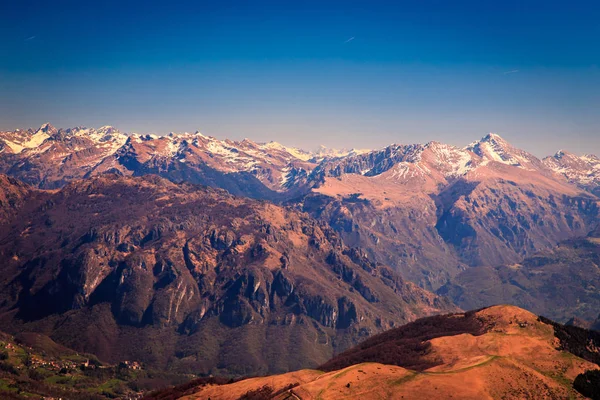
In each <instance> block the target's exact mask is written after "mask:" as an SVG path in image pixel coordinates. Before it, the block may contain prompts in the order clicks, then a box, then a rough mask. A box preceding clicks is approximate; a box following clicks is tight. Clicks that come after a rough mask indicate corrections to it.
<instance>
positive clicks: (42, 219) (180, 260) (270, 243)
mask: <svg viewBox="0 0 600 400" xmlns="http://www.w3.org/2000/svg"><path fill="white" fill-rule="evenodd" d="M2 179H3V182H4V183H5V185H4V186H3V187H2V192H3V193H7V194H3V195H2V196H3V198H4V197H9V198H13V197H14V195H13V194H12V193H18V194H19V196H21V198H25V199H27V201H25V202H19V201H16V202H15V205H14V207H17V208H16V210H14V209H11V211H12V212H11V216H10V217H8V218H6V219H4V220H3V221H2V227H3V229H2V230H1V232H2V233H1V234H0V260H2V278H1V279H0V285H1V289H0V293H1V298H0V312H1V313H2V315H1V316H0V320H2V324H3V326H7V327H8V326H10V330H11V331H15V332H16V331H23V330H33V331H38V332H42V333H45V334H47V335H48V336H50V337H52V338H53V339H55V340H57V341H58V342H60V343H62V344H65V345H68V346H70V347H72V348H74V349H76V350H80V351H87V352H91V353H94V354H96V355H98V356H99V357H100V358H101V359H104V360H108V361H111V362H117V361H119V360H123V359H128V360H132V359H133V360H140V361H144V362H146V363H148V364H150V365H152V366H156V367H159V368H169V369H173V370H181V371H187V370H194V371H196V372H204V373H207V374H208V373H217V372H219V373H229V374H240V375H247V374H252V373H257V372H263V373H264V372H267V371H287V370H290V369H297V368H302V367H305V366H310V365H316V364H318V363H320V362H323V361H325V360H326V359H327V358H328V357H330V356H331V355H333V354H334V352H335V351H339V350H341V349H344V348H346V347H348V346H350V345H352V344H353V343H356V342H357V341H358V340H360V339H361V338H363V337H366V336H369V335H372V334H374V333H377V332H380V331H382V330H385V329H388V328H390V327H393V326H396V325H398V324H402V323H405V322H408V321H411V320H414V319H415V318H418V317H420V316H423V315H429V314H434V313H439V312H444V311H449V310H452V309H456V307H455V306H454V305H452V303H451V302H449V301H448V300H446V299H443V298H440V297H438V296H436V295H434V294H432V293H430V292H427V291H425V290H423V289H421V288H419V287H418V286H417V285H415V284H413V283H410V282H408V281H405V280H404V279H403V278H401V277H400V276H399V275H398V274H397V273H395V272H394V271H393V270H392V269H390V268H389V267H386V266H383V265H377V264H375V263H373V262H371V261H369V260H368V259H367V258H366V257H365V256H364V254H362V253H361V251H360V250H358V249H353V248H349V247H347V246H345V245H344V244H343V242H342V241H341V239H340V238H339V236H338V235H337V234H336V233H335V232H334V231H333V230H332V229H331V228H329V227H327V226H326V225H322V224H320V223H319V222H317V221H315V220H313V219H312V218H310V217H309V216H308V215H306V214H303V213H299V212H297V211H295V210H293V209H290V208H283V207H280V206H276V205H273V204H270V203H267V202H259V201H254V200H249V199H244V198H237V197H234V196H232V195H230V194H229V193H227V192H225V191H223V190H218V189H210V188H206V187H199V186H194V185H189V184H174V183H172V182H170V181H168V180H165V179H162V178H159V177H156V176H147V177H140V178H131V177H120V176H118V175H113V174H108V175H102V176H98V177H94V178H90V179H86V180H80V181H73V182H72V183H70V184H68V185H66V186H65V187H63V188H62V189H60V190H58V191H40V190H38V189H33V188H27V187H24V186H23V185H22V184H20V183H18V182H16V181H13V180H11V179H9V178H2Z"/></svg>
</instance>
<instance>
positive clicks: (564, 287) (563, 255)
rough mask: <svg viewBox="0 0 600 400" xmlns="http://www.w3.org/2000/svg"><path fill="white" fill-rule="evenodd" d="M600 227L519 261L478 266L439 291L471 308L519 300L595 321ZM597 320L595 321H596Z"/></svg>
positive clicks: (561, 317)
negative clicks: (585, 235)
mask: <svg viewBox="0 0 600 400" xmlns="http://www.w3.org/2000/svg"><path fill="white" fill-rule="evenodd" d="M599 287H600V231H598V230H596V231H595V232H592V233H590V234H589V235H588V236H587V237H583V238H577V239H571V240H567V241H564V242H561V243H559V245H558V246H555V247H553V248H550V249H547V250H544V251H541V252H539V253H537V254H534V255H532V256H530V257H527V258H525V259H524V260H523V261H521V262H519V263H514V264H509V265H501V266H496V267H487V266H483V267H473V268H469V269H467V270H465V271H463V272H461V273H460V274H459V275H458V276H456V277H455V278H454V279H453V280H452V281H451V282H450V283H448V284H446V285H444V286H443V287H441V288H440V289H439V290H438V291H437V292H438V293H439V294H444V295H447V296H449V297H450V298H452V299H453V300H454V302H455V303H456V304H458V305H459V306H461V307H463V308H465V309H469V308H478V307H484V306H489V305H491V304H497V303H507V304H514V305H517V306H520V307H524V308H527V309H529V310H531V311H533V312H536V313H543V314H545V315H547V316H549V317H551V318H553V319H555V320H558V321H567V320H568V319H570V318H572V317H577V318H579V319H583V320H589V321H593V320H594V319H596V318H597V317H598V310H599V309H600V297H599V296H598V288H599ZM590 326H591V324H590Z"/></svg>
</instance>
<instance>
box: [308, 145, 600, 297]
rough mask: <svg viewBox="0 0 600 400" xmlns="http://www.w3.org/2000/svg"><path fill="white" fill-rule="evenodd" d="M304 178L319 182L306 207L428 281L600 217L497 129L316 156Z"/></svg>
mask: <svg viewBox="0 0 600 400" xmlns="http://www.w3.org/2000/svg"><path fill="white" fill-rule="evenodd" d="M310 178H311V179H312V180H313V181H316V182H317V183H316V184H315V186H314V188H313V189H312V193H311V194H309V195H307V196H306V197H305V198H304V199H303V200H302V202H301V205H302V209H303V210H304V211H307V212H309V213H311V214H312V215H313V216H315V217H317V218H321V219H322V220H324V221H326V222H327V223H329V224H330V225H331V226H332V227H334V229H336V231H338V232H339V233H340V235H341V236H342V237H343V238H344V241H345V242H346V243H348V244H350V245H352V246H360V247H362V248H363V249H365V251H367V252H368V254H369V255H370V256H371V257H372V258H373V259H374V260H376V261H380V262H384V263H386V264H388V265H391V266H394V267H395V268H396V269H397V270H398V271H401V273H402V274H404V276H406V277H408V278H409V279H410V280H412V281H414V282H417V283H418V284H420V285H421V286H423V287H426V288H433V289H435V288H437V287H439V286H441V285H443V284H445V283H446V282H447V281H448V280H449V279H451V278H452V277H453V276H455V275H456V274H458V273H459V272H460V271H462V270H465V269H466V267H467V266H477V265H492V266H495V265H501V264H505V263H514V262H518V261H520V260H521V259H522V258H523V257H526V256H528V255H532V254H535V253H536V252H537V251H540V250H544V249H548V248H551V247H553V246H555V245H556V243H557V242H559V241H562V240H566V239H569V238H573V237H579V236H585V235H586V234H587V233H588V232H589V231H590V230H592V229H593V228H594V227H595V226H596V225H597V216H598V199H597V197H595V196H593V195H591V194H589V193H587V192H584V191H583V190H580V189H578V188H576V187H574V186H572V185H571V184H569V183H568V182H567V181H566V180H565V179H564V178H563V177H561V176H559V175H557V174H556V173H554V172H553V171H552V170H550V169H548V168H547V167H546V166H545V165H544V164H543V163H542V162H541V161H540V160H538V159H537V158H536V157H534V156H533V155H531V154H528V153H526V152H524V151H522V150H519V149H516V148H514V147H513V146H511V145H510V144H508V143H507V142H506V141H504V140H503V139H502V138H500V137H499V136H498V135H488V136H486V137H484V138H483V139H482V140H481V141H478V142H475V143H473V144H471V145H469V146H468V147H466V148H465V149H459V148H456V147H452V146H447V145H443V144H440V143H435V142H432V143H429V144H427V145H393V146H389V147H388V148H386V149H383V150H381V151H378V152H371V153H368V154H363V155H358V156H352V157H347V158H343V159H339V160H333V161H331V162H328V163H326V164H321V165H320V166H319V167H317V168H316V169H315V170H314V171H313V173H312V174H311V176H310Z"/></svg>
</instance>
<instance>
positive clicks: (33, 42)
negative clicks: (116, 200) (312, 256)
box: [0, 0, 600, 156]
mask: <svg viewBox="0 0 600 400" xmlns="http://www.w3.org/2000/svg"><path fill="white" fill-rule="evenodd" d="M598 21H600V5H599V4H598V3H597V2H592V1H571V2H564V1H561V2H558V1H544V2H542V1H526V0H521V1H502V2H491V1H452V2H450V1H427V0H424V1H413V2H406V1H396V2H391V1H386V2H378V1H362V2H356V1H343V2H341V1H340V2H337V1H336V2H327V1H310V0H309V1H282V0H279V1H250V0H239V1H226V0H225V1H210V2H205V1H196V2H177V1H170V2H154V1H145V2H133V1H121V2H116V1H102V2H87V1H61V0H56V1H52V2H50V1H29V0H19V1H13V2H10V1H3V2H1V4H0V54H1V56H0V129H14V128H16V127H29V126H39V125H41V124H42V123H43V122H46V121H49V122H51V123H52V124H54V125H55V126H60V127H69V126H76V125H84V126H101V125H107V124H110V125H113V126H116V127H118V128H120V129H121V130H123V131H127V132H132V131H135V132H144V133H145V132H156V133H166V132H169V131H195V130H197V129H199V130H200V131H202V132H203V133H205V134H209V135H213V136H217V137H221V138H223V137H229V138H232V139H241V138H244V137H249V138H251V139H254V140H257V141H268V140H277V141H280V142H282V143H284V144H289V145H296V146H300V147H304V148H308V149H312V148H315V147H316V146H318V145H319V144H324V145H327V146H330V147H359V148H362V147H369V148H373V147H382V146H384V145H386V144H389V143H392V142H395V143H414V142H427V141H429V140H439V141H443V142H447V143H452V144H456V145H465V144H467V143H468V142H471V141H473V140H475V139H477V138H479V137H481V136H483V135H484V134H485V133H487V132H490V131H493V132H497V133H499V134H501V135H502V136H504V137H505V138H506V139H508V140H509V141H511V142H513V143H514V144H515V145H518V146H520V147H523V148H525V149H527V150H530V151H532V152H534V153H535V154H537V155H539V156H542V155H546V154H551V153H553V152H555V151H556V150H558V149H561V148H564V149H567V150H571V151H574V152H577V153H587V152H595V153H600V116H599V115H600V112H598V109H599V108H600V46H599V43H600V23H599V22H598Z"/></svg>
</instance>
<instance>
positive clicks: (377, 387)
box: [183, 306, 600, 399]
mask: <svg viewBox="0 0 600 400" xmlns="http://www.w3.org/2000/svg"><path fill="white" fill-rule="evenodd" d="M432 328H433V329H434V332H433V333H430V334H428V332H430V331H431V329H432ZM567 328H568V329H571V328H569V327H567ZM574 329H577V328H574ZM565 332H566V331H565V328H564V327H563V326H561V325H559V324H554V323H552V322H551V321H548V320H545V319H542V320H540V319H539V318H538V317H537V316H535V315H534V314H531V313H529V312H527V311H525V310H522V309H519V308H516V307H511V306H496V307H491V308H488V309H483V310H480V311H475V312H469V313H465V314H452V315H447V316H438V317H432V318H426V319H423V320H419V321H416V322H414V323H412V324H408V325H406V326H404V327H401V328H397V329H395V330H392V331H389V332H385V333H383V334H381V335H378V336H375V337H373V338H371V339H368V340H366V341H365V342H363V343H362V344H360V345H359V346H358V347H356V348H354V349H351V350H349V351H347V352H345V353H343V354H341V355H339V356H338V357H336V358H334V359H333V360H331V361H330V362H328V363H327V364H325V365H324V366H322V368H323V370H324V371H325V372H323V371H314V370H312V371H311V370H304V371H297V372H294V373H290V374H287V375H280V376H271V377H265V378H254V379H248V380H243V381H240V382H236V383H232V384H228V385H223V386H204V387H199V388H197V389H196V391H195V393H189V394H188V395H187V396H186V397H183V398H185V399H201V398H208V397H210V398H211V399H237V398H241V396H244V395H246V396H249V398H252V397H251V395H252V394H259V393H263V394H266V396H265V397H264V398H274V399H287V398H302V399H314V398H320V399H350V398H358V397H362V398H388V399H400V398H403V399H422V398H436V399H437V398H461V399H492V398H529V399H547V398H576V399H580V398H583V396H581V395H580V394H579V393H577V392H576V391H575V390H574V389H573V387H572V385H573V381H574V380H575V378H576V377H577V376H578V375H579V374H581V373H582V372H584V371H586V370H598V369H599V366H598V365H597V364H596V363H595V362H592V361H589V360H595V359H596V358H595V357H598V356H600V353H599V352H598V350H597V349H598V347H594V345H595V346H597V345H598V344H600V336H599V335H597V334H595V335H594V334H593V333H591V332H589V331H584V330H581V331H577V335H572V336H565V335H564V333H565ZM574 333H575V332H574V331H572V332H571V334H574ZM588 340H589V342H588ZM590 343H591V344H590ZM588 344H589V346H590V348H593V349H595V350H593V352H591V353H590V352H588V353H582V352H581V351H580V349H581V348H583V347H585V346H587V345H588ZM574 353H575V354H574ZM580 357H584V358H580ZM390 360H391V361H393V364H390V363H388V364H385V363H381V361H384V362H389V361H390ZM278 392H279V394H277V393H278ZM273 394H274V395H273Z"/></svg>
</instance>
